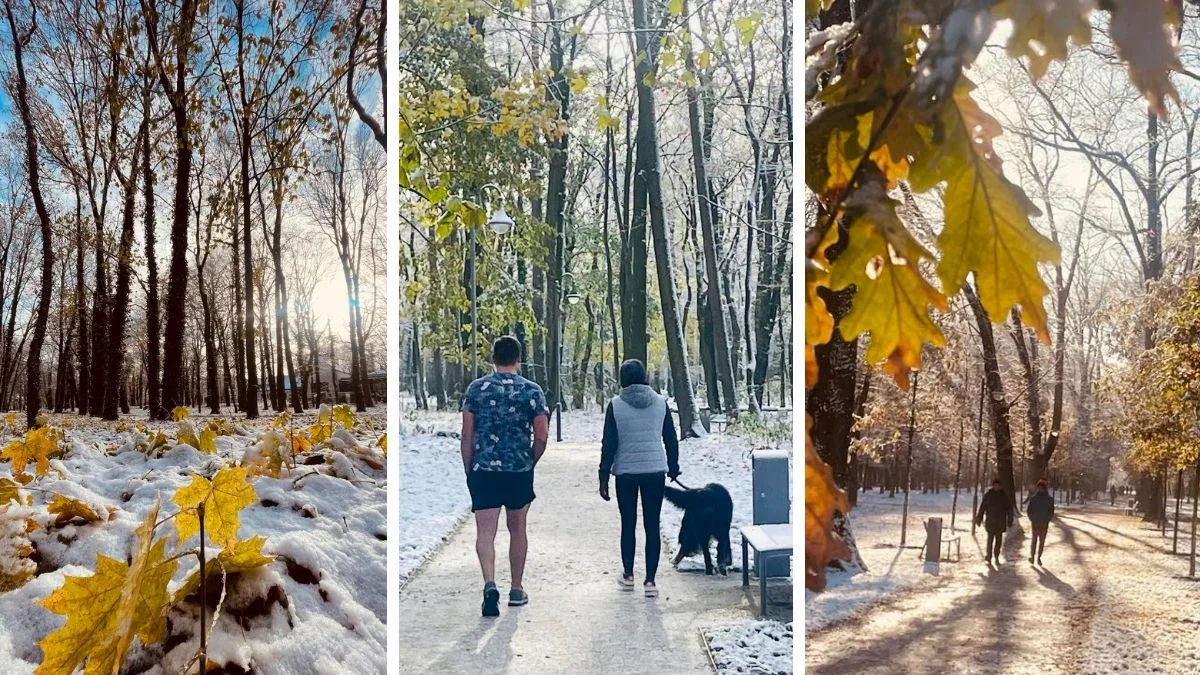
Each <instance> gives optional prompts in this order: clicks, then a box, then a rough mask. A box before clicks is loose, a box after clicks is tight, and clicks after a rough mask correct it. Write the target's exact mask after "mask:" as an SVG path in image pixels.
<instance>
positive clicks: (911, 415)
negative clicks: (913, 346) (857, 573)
mask: <svg viewBox="0 0 1200 675" xmlns="http://www.w3.org/2000/svg"><path fill="white" fill-rule="evenodd" d="M920 374H921V373H920V372H918V371H913V376H912V399H911V400H910V402H909V405H908V453H907V454H908V458H907V460H906V461H905V462H904V517H903V518H902V519H901V521H900V545H901V546H904V541H905V539H906V538H907V536H908V491H909V486H910V485H911V484H912V446H913V430H914V429H915V428H916V426H917V377H918V376H919V375H920Z"/></svg>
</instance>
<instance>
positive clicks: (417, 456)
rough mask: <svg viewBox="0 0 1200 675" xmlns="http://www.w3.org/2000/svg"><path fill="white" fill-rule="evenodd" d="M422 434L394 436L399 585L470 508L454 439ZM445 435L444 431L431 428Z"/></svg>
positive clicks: (446, 428) (432, 432)
mask: <svg viewBox="0 0 1200 675" xmlns="http://www.w3.org/2000/svg"><path fill="white" fill-rule="evenodd" d="M412 428H420V429H428V430H429V431H426V432H425V433H420V434H415V435H410V436H404V435H402V436H401V437H400V445H399V448H400V501H399V518H400V520H399V523H400V587H401V588H403V587H404V583H405V582H406V581H407V580H408V578H409V577H410V576H411V575H412V574H413V572H415V571H416V570H417V568H419V567H420V566H421V564H422V563H423V562H424V561H425V560H426V559H427V558H428V557H429V556H431V555H432V554H433V553H434V552H435V551H436V550H437V548H438V547H439V546H441V544H443V543H444V542H445V541H446V540H447V539H448V538H449V536H450V533H451V532H452V531H453V530H454V528H455V526H456V525H457V524H458V523H459V522H460V521H461V520H462V518H463V517H464V516H465V514H466V513H467V511H468V509H470V506H471V498H470V495H469V494H468V492H467V482H466V478H464V477H463V466H462V455H461V454H459V446H458V439H456V438H454V437H452V436H449V435H445V436H438V435H435V427H434V426H433V425H429V426H421V425H414V426H413V427H412ZM436 430H437V431H441V432H442V433H444V434H448V432H449V427H448V426H445V425H442V426H437V427H436Z"/></svg>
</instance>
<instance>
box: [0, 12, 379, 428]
mask: <svg viewBox="0 0 1200 675" xmlns="http://www.w3.org/2000/svg"><path fill="white" fill-rule="evenodd" d="M381 13H382V10H381V9H379V7H378V6H375V5H371V4H368V3H366V2H365V0H364V2H360V3H351V4H349V5H342V4H338V3H333V2H328V1H326V0H312V1H305V2H296V3H244V2H235V3H231V4H228V5H221V4H213V3H207V2H193V1H191V0H186V1H182V2H178V3H169V4H160V3H156V2H149V1H147V2H140V3H130V2H125V1H119V2H116V3H113V4H108V3H106V2H103V1H102V0H98V1H96V2H89V3H84V4H83V5H82V6H80V5H75V4H71V3H61V2H35V3H32V4H29V3H20V2H10V3H8V4H7V5H6V7H5V14H6V21H7V23H6V26H7V36H8V40H7V43H6V44H7V47H8V54H7V56H6V58H7V59H8V60H9V76H10V77H9V79H8V81H7V84H6V88H5V92H4V96H5V99H6V102H7V103H8V104H9V105H8V106H7V107H8V108H9V110H10V111H11V113H10V114H9V115H8V116H6V118H5V120H4V126H5V133H4V134H3V138H4V140H3V143H4V144H5V146H6V150H7V151H6V152H5V153H4V156H5V160H4V167H3V197H2V199H3V206H2V207H0V209H2V211H3V218H4V221H5V224H4V226H3V227H0V300H2V302H3V304H2V307H0V322H2V325H3V332H2V336H0V341H2V344H0V408H5V409H9V408H14V407H16V408H22V409H25V410H26V411H27V418H28V423H29V425H30V426H31V427H32V426H34V425H35V424H36V419H37V415H38V412H39V411H40V410H46V411H53V412H63V411H70V410H74V411H77V412H78V413H80V414H84V415H91V416H95V417H101V418H104V419H108V420H114V419H116V418H117V416H118V414H120V413H122V412H124V413H128V412H129V411H130V410H131V409H132V408H139V409H143V410H145V411H146V413H147V414H148V416H149V417H150V418H151V419H166V418H167V417H168V416H169V414H170V411H171V410H173V409H174V408H176V407H177V406H191V407H194V408H196V409H198V410H199V409H203V410H207V411H208V412H210V413H212V414H219V413H222V412H232V411H236V412H240V413H244V414H245V415H246V417H248V418H251V419H253V418H256V417H258V416H259V414H261V412H263V411H266V410H273V411H276V412H279V411H283V410H285V409H288V408H290V409H292V410H293V411H295V412H300V411H302V410H304V409H306V408H312V407H315V406H317V405H319V404H320V403H321V402H323V401H332V400H333V397H334V395H335V393H336V394H337V395H338V396H340V397H341V398H342V399H347V400H350V401H351V402H352V403H354V404H355V405H356V406H357V407H358V409H359V410H360V411H361V410H364V409H365V408H366V407H367V406H369V405H371V404H372V393H371V390H370V388H369V386H368V382H367V380H368V373H370V372H371V371H376V370H382V369H383V368H384V366H385V363H386V349H385V348H384V346H383V339H384V338H383V336H384V333H385V326H386V323H385V321H386V319H385V311H384V309H385V304H386V302H385V301H386V293H384V292H383V280H384V279H385V277H386V266H385V264H386V263H385V257H386V256H385V253H384V251H385V249H386V246H385V236H384V235H385V230H386V218H385V216H384V209H385V208H386V198H385V194H386V193H385V190H384V188H383V175H384V173H385V168H386V167H385V164H384V161H385V160H384V156H385V154H384V146H383V131H382V128H381V125H382V122H381V121H380V120H381V119H382V117H381V114H380V113H379V112H378V109H380V96H381V94H382V82H383V78H384V76H385V68H384V61H383V59H382V57H381V54H382V44H383V43H382V35H383V31H382V30H378V29H372V28H369V27H368V26H369V25H370V24H371V23H372V22H373V21H375V20H378V18H379V17H378V15H379V14H381ZM327 284H328V285H329V288H331V289H333V288H336V290H326V289H325V288H323V287H324V286H325V285H327ZM334 284H336V286H333V285H334ZM340 380H348V383H347V384H346V385H345V386H344V387H339V386H338V382H339V381H340Z"/></svg>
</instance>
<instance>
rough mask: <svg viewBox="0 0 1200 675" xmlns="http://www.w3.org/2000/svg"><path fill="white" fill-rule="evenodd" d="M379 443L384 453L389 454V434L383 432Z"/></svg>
mask: <svg viewBox="0 0 1200 675" xmlns="http://www.w3.org/2000/svg"><path fill="white" fill-rule="evenodd" d="M377 445H378V446H379V447H381V448H383V454H384V455H387V434H383V435H382V436H380V437H379V443H378V444H377Z"/></svg>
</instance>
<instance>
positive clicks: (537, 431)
mask: <svg viewBox="0 0 1200 675" xmlns="http://www.w3.org/2000/svg"><path fill="white" fill-rule="evenodd" d="M549 440H550V418H549V417H548V416H546V415H536V416H534V418H533V465H534V466H537V463H538V460H540V459H541V458H542V455H544V454H546V443H547V442H548V441H549Z"/></svg>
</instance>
